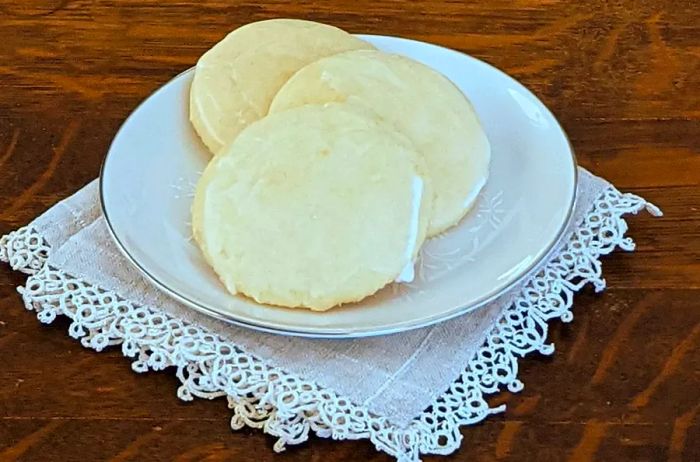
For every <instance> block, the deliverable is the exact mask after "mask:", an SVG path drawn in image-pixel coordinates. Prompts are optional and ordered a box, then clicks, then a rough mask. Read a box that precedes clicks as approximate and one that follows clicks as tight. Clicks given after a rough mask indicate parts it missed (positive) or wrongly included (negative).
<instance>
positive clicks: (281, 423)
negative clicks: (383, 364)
mask: <svg viewBox="0 0 700 462" xmlns="http://www.w3.org/2000/svg"><path fill="white" fill-rule="evenodd" d="M645 207H646V209H647V210H648V211H649V212H650V213H652V214H653V215H657V216H658V215H661V211H660V210H659V209H658V208H656V207H655V206H653V205H652V204H650V203H647V202H646V201H645V200H644V199H642V198H641V197H638V196H635V195H632V194H622V193H620V192H619V191H617V190H616V189H615V188H612V187H610V188H609V189H607V190H606V191H605V192H604V193H603V194H602V195H601V196H600V197H599V198H598V199H597V200H596V201H595V203H594V205H593V207H592V209H591V211H590V212H589V213H588V215H587V216H586V217H585V219H584V221H583V223H582V224H581V225H580V226H579V228H578V229H577V230H576V231H575V232H574V234H573V236H572V237H571V238H570V240H569V242H568V243H567V244H566V245H565V246H564V247H563V248H562V249H561V251H560V253H559V254H558V255H557V256H556V257H554V258H553V259H552V260H551V261H550V262H548V263H547V264H546V265H545V266H544V267H543V268H542V269H541V270H540V271H539V272H538V273H537V274H536V275H535V276H533V277H532V278H531V280H530V281H529V282H528V283H527V284H526V285H525V286H524V288H523V290H522V294H521V295H520V296H519V297H518V298H517V299H516V301H515V302H514V303H513V304H512V305H511V306H509V307H508V308H506V309H505V310H504V313H503V315H502V317H501V318H500V320H499V321H498V322H497V323H496V325H495V326H494V327H493V329H492V331H491V332H490V333H489V334H488V336H487V339H486V341H485V343H484V345H483V347H482V348H481V349H480V350H478V352H477V353H476V355H475V357H474V358H473V359H472V360H471V361H470V362H469V364H468V365H467V367H466V369H465V370H464V371H463V372H462V374H461V375H460V377H459V378H458V379H457V380H456V381H455V382H454V383H453V384H452V386H450V388H449V390H447V391H446V392H445V393H443V394H442V395H441V396H440V397H438V398H437V399H436V400H435V401H434V402H433V403H432V405H431V406H430V407H429V408H428V409H427V410H426V411H424V412H423V413H422V414H421V415H420V416H418V417H417V418H416V419H414V420H413V421H412V422H411V423H410V424H409V425H408V426H407V427H404V428H399V427H397V426H395V425H393V424H391V422H389V421H388V420H387V419H385V418H383V417H381V416H377V415H373V414H371V413H370V412H369V411H368V410H367V409H366V408H364V407H362V406H358V405H355V404H353V403H351V402H349V401H348V400H346V399H344V398H343V397H342V396H339V395H338V394H337V393H335V392H334V391H333V390H330V389H327V388H323V387H321V386H320V385H318V384H316V383H313V382H309V381H305V380H303V379H302V378H300V377H298V376H296V375H294V374H291V373H288V372H286V371H283V370H280V369H278V368H275V367H273V366H271V365H269V364H267V363H266V362H265V361H263V360H261V359H260V358H257V357H255V356H254V355H252V354H249V353H247V352H245V351H243V350H242V349H241V348H239V347H237V346H236V345H234V344H232V343H230V342H227V341H226V340H224V339H223V338H221V337H220V336H218V335H216V334H214V333H212V332H209V331H207V330H206V329H203V328H201V327H198V326H196V325H192V324H188V323H185V322H182V321H180V320H178V319H174V318H172V317H170V316H169V315H167V314H164V313H161V312H159V311H157V310H155V309H152V308H149V307H144V306H138V305H135V304H133V303H131V302H129V301H128V300H125V299H123V298H122V297H120V296H119V295H117V294H116V293H114V292H112V291H108V290H103V289H100V288H98V287H95V286H93V285H91V284H89V283H86V282H84V281H81V280H79V279H76V278H74V277H71V276H70V275H67V274H65V273H63V272H62V271H60V270H57V269H55V268H52V267H50V266H49V265H44V263H45V261H46V259H47V257H48V252H49V250H50V248H49V246H48V245H47V244H46V243H45V242H44V240H43V239H42V238H41V236H40V235H39V234H38V233H37V232H36V231H34V230H33V229H31V228H27V227H25V228H21V229H19V230H18V231H15V232H13V233H10V234H9V235H7V236H5V237H3V238H2V240H0V260H3V261H6V262H9V263H10V265H11V266H12V268H13V269H16V270H19V271H23V272H25V273H29V274H31V276H30V277H29V278H28V280H27V283H26V285H25V287H19V288H18V291H19V292H20V294H21V295H22V298H23V300H24V304H25V306H26V308H27V309H28V310H33V311H35V312H36V313H37V317H38V318H39V320H40V321H41V322H44V323H51V322H53V321H54V320H55V319H56V317H57V316H58V315H64V316H67V317H69V318H70V319H71V320H72V322H71V324H70V327H69V334H70V335H71V336H72V337H74V338H76V339H80V341H81V343H82V344H83V346H85V347H87V348H92V349H94V350H97V351H101V350H102V349H104V348H105V347H107V346H111V345H121V349H122V353H123V354H124V356H126V357H129V358H134V361H133V363H132V369H133V370H134V371H136V372H145V371H148V370H162V369H165V368H167V367H175V368H176V375H177V377H178V378H179V379H180V382H181V386H180V387H179V388H178V391H177V394H178V396H179V397H180V398H181V399H183V400H192V399H193V398H194V397H199V398H208V399H213V398H217V397H222V396H226V397H227V398H228V405H229V408H230V409H232V410H233V417H232V418H231V427H232V428H233V429H234V430H237V429H240V428H242V427H244V426H249V427H253V428H261V429H262V430H263V431H265V432H266V433H269V434H271V435H274V436H276V437H278V438H279V439H278V441H277V442H276V443H275V445H274V449H275V451H283V450H284V449H285V445H287V444H297V443H301V442H303V441H306V440H307V439H308V436H309V432H310V431H313V432H314V433H316V434H317V435H318V436H320V437H326V438H328V437H330V438H333V439H338V440H342V439H363V438H367V439H369V440H371V441H372V443H373V444H374V445H375V447H376V448H377V449H378V450H381V451H384V452H386V453H388V454H390V455H392V456H394V457H396V458H397V459H398V460H400V461H417V460H419V458H420V455H421V454H449V453H451V452H453V451H455V450H456V449H458V448H459V445H460V443H461V439H462V436H461V434H460V431H459V427H460V426H461V425H468V424H473V423H476V422H479V421H481V420H483V419H484V418H486V417H487V416H488V415H490V414H493V413H496V412H501V411H503V410H505V405H501V406H498V407H495V408H489V405H488V403H487V402H486V399H485V395H486V394H491V393H496V392H498V391H499V390H501V389H503V388H504V387H505V388H507V389H508V390H510V391H512V392H517V391H520V390H522V389H523V384H522V382H520V381H519V380H518V379H517V373H518V357H522V356H524V355H525V354H527V353H530V352H533V351H538V352H540V353H542V354H551V353H552V352H553V351H554V347H553V345H551V344H547V343H546V337H547V321H549V320H550V319H554V318H560V319H561V320H562V321H564V322H570V321H571V320H572V319H573V315H572V313H571V311H570V310H571V306H572V302H573V294H574V292H576V291H578V290H579V289H581V288H582V287H583V286H584V285H586V284H588V283H591V284H593V286H594V287H595V289H596V290H597V291H600V290H602V289H603V288H604V287H605V280H604V279H602V276H601V264H600V261H599V257H600V256H601V255H605V254H608V253H610V252H612V251H613V250H614V249H615V248H617V247H619V248H621V249H623V250H628V251H631V250H633V249H634V243H633V242H632V240H631V239H630V238H629V237H625V233H626V231H627V223H626V222H625V220H624V219H623V215H625V214H628V213H638V212H639V211H640V210H642V209H644V208H645Z"/></svg>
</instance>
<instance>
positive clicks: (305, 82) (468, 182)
mask: <svg viewBox="0 0 700 462" xmlns="http://www.w3.org/2000/svg"><path fill="white" fill-rule="evenodd" d="M329 101H335V102H343V101H352V102H355V103H359V104H362V105H364V106H366V107H368V108H371V109H372V110H374V111H375V112H376V113H377V114H378V115H379V116H380V117H381V118H383V119H385V120H386V121H387V122H390V123H392V124H394V126H395V127H396V128H397V129H398V130H399V131H400V132H402V133H404V134H406V135H407V136H408V138H410V139H411V140H412V141H413V142H414V144H415V145H416V147H417V148H418V150H419V151H420V152H421V154H422V155H423V157H424V159H425V161H426V165H427V168H428V177H429V178H430V179H431V183H432V186H433V189H434V192H435V205H434V208H433V213H432V217H431V222H430V228H429V230H428V235H429V236H434V235H436V234H438V233H440V232H442V231H444V230H446V229H447V228H449V227H451V226H453V225H454V224H456V223H457V222H459V220H460V219H461V218H462V217H463V216H464V215H465V214H466V213H467V211H468V210H469V208H470V207H471V206H472V204H473V203H474V201H475V200H476V197H477V195H478V193H479V191H480V190H481V188H482V187H483V186H484V184H485V183H486V179H487V177H488V167H489V161H490V157H491V149H490V145H489V142H488V139H487V138H486V134H485V133H484V130H483V129H482V127H481V124H480V123H479V120H478V118H477V116H476V114H475V113H474V110H473V108H472V106H471V104H470V103H469V101H468V100H467V98H466V97H465V96H464V94H462V92H461V91H460V90H459V89H458V88H457V87H456V86H455V85H454V84H452V82H450V81H449V80H448V79H447V78H445V77H444V76H443V75H441V74H439V73H438V72H436V71H434V70H432V69H430V68H429V67H427V66H425V65H423V64H421V63H418V62H416V61H413V60H411V59H408V58H405V57H401V56H398V55H390V54H386V53H382V52H379V51H373V50H358V51H349V52H346V53H341V54H337V55H333V56H330V57H327V58H323V59H321V60H319V61H316V62H314V63H311V64H309V65H308V66H306V67H304V68H303V69H301V70H300V71H299V72H297V73H296V74H295V75H294V76H293V77H292V78H291V79H290V80H289V81H288V82H287V83H286V84H285V85H284V86H283V87H282V88H281V89H280V91H279V93H277V95H276V96H275V98H274V100H273V101H272V105H271V107H270V113H271V114H274V113H278V112H281V111H285V110H287V109H290V108H293V107H297V106H302V105H305V104H319V103H325V102H329Z"/></svg>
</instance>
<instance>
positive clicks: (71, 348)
mask: <svg viewBox="0 0 700 462" xmlns="http://www.w3.org/2000/svg"><path fill="white" fill-rule="evenodd" d="M280 16H289V17H303V18H308V19H314V20H319V21H324V22H328V23H332V24H335V25H337V26H340V27H343V28H346V29H347V30H349V31H352V32H364V33H376V34H391V35H400V36H406V37H411V38H415V39H419V40H426V41H430V42H434V43H438V44H441V45H445V46H448V47H452V48H455V49H457V50H461V51H464V52H467V53H470V54H472V55H474V56H476V57H478V58H480V59H483V60H485V61H487V62H489V63H492V64H494V65H495V66H497V67H499V68H501V69H503V70H504V71H506V72H508V73H510V74H511V75H513V76H515V77H516V78H518V79H520V80H521V81H522V82H523V83H524V84H525V85H527V86H529V87H530V88H531V89H532V90H533V91H534V92H535V93H536V94H537V95H538V96H539V97H540V98H542V99H543V100H544V102H545V103H546V104H547V105H549V107H550V108H551V109H552V111H553V112H554V113H555V114H556V115H557V116H558V117H559V119H560V120H561V122H562V124H563V126H564V127H565V129H566V130H567V131H568V133H569V135H570V137H571V140H572V142H573V145H574V147H575V148H576V151H577V154H578V159H579V161H580V163H581V164H582V165H583V166H585V167H587V168H589V169H591V170H592V171H593V172H595V173H597V174H599V175H602V176H604V177H606V178H608V179H609V180H611V181H613V182H614V183H615V184H616V185H617V186H618V187H619V188H621V189H624V190H626V191H631V192H635V193H638V194H640V195H643V196H644V197H646V198H648V199H649V200H651V201H653V202H655V203H656V204H658V205H659V206H660V207H661V208H663V210H664V212H665V217H664V218H661V219H653V218H650V217H648V216H646V215H642V216H640V217H638V218H633V219H632V220H631V234H632V235H633V236H634V237H635V238H636V240H637V242H638V248H637V251H636V252H635V253H634V254H623V253H617V254H614V255H613V256H611V257H609V258H606V259H605V262H604V266H605V271H606V279H607V282H608V285H609V289H608V290H607V292H605V293H604V294H602V295H594V294H593V293H592V292H591V291H585V292H584V293H583V294H581V295H579V296H578V298H577V301H576V307H575V311H574V313H575V316H576V319H575V322H574V323H572V324H570V325H564V324H561V323H559V322H555V323H553V326H552V329H551V340H552V341H553V342H554V343H555V344H556V347H557V352H556V353H555V355H554V356H553V357H551V358H542V357H536V356H533V357H528V358H527V359H526V360H524V361H523V362H522V363H521V366H522V367H521V369H522V370H521V378H522V380H523V381H524V382H525V384H526V388H525V390H524V391H523V392H522V393H520V394H518V395H511V394H508V393H504V394H502V395H498V396H496V397H494V398H493V399H492V401H493V403H494V404H496V403H498V402H507V403H508V406H509V410H508V412H507V413H505V414H502V415H499V416H495V417H492V418H490V419H488V420H487V421H485V422H484V423H482V424H479V425H476V426H473V427H468V428H464V429H463V434H464V438H465V439H464V442H463V447H462V449H461V450H460V451H459V452H458V453H457V454H455V455H454V456H452V457H448V458H446V459H444V460H464V461H467V460H484V461H491V460H535V459H536V460H539V461H549V460H552V461H555V460H556V461H558V460H576V461H579V460H580V461H584V460H594V459H595V460H609V461H623V460H634V461H637V460H671V461H679V460H686V461H696V460H700V417H698V413H699V412H700V354H699V351H700V187H699V185H700V151H699V149H700V130H699V126H700V65H699V63H700V40H699V39H700V6H699V5H698V3H697V1H695V0H667V1H662V0H655V1H651V0H649V1H631V0H630V1H616V2H609V1H606V0H595V1H588V2H579V1H575V0H501V1H491V2H479V3H474V4H472V3H471V2H466V1H444V2H441V1H437V0H435V1H418V0H413V1H389V0H372V1H362V0H333V1H327V2H323V1H302V2H292V1H274V2H272V1H270V2H256V1H245V2H235V1H224V0H210V1H206V2H205V1H197V0H182V1H178V2H165V1H163V2H158V1H156V0H140V1H139V0H121V1H116V0H113V1H107V0H23V1H15V0H0V234H4V233H5V232H9V231H10V230H12V229H14V228H16V227H18V226H20V225H23V224H25V223H26V222H28V221H29V220H30V219H31V218H32V217H34V216H35V215H36V214H38V213H39V212H41V211H42V210H44V209H45V208H46V207H48V206H49V205H51V204H53V203H54V202H56V201H57V200H59V199H61V198H63V197H66V196H68V195H70V194H71V193H73V192H74V191H75V190H76V189H77V188H79V187H80V186H81V185H83V184H85V183H86V182H88V181H89V180H91V179H93V178H94V177H95V176H97V174H98V169H99V166H100V162H101V161H102V158H103V156H104V154H105V150H106V149H107V147H108V145H109V143H110V140H111V138H112V136H113V135H114V133H115V131H116V130H117V128H118V127H119V125H120V124H121V122H122V121H123V120H124V118H125V117H126V116H127V115H128V114H129V112H130V111H131V110H132V109H133V108H134V107H135V106H136V105H137V104H138V102H139V101H141V100H142V99H143V98H144V97H146V96H147V95H148V94H150V93H151V92H152V91H153V90H155V89H156V88H158V87H159V86H160V85H161V84H163V83H164V82H166V81H167V80H169V79H170V78H171V77H172V76H174V75H175V74H177V73H178V72H180V71H182V70H184V69H186V68H188V67H189V66H192V65H193V64H194V63H195V61H196V59H197V57H198V56H199V55H200V54H201V53H202V52H203V51H205V50H206V49H207V48H208V47H209V46H211V45H212V44H213V43H215V42H216V41H217V40H218V39H220V38H221V37H222V36H223V35H224V34H225V33H226V32H228V31H229V30H231V29H233V28H235V27H237V26H239V25H241V24H243V23H246V22H250V21H254V20H260V19H265V18H272V17H280ZM22 282H23V277H22V276H20V275H19V274H15V273H13V272H11V271H10V270H9V269H8V268H7V266H6V265H0V460H3V461H5V460H15V459H18V460H55V461H71V460H88V461H93V460H94V461H97V460H112V461H127V460H133V461H137V460H139V461H143V460H173V459H175V460H181V461H186V460H206V461H221V460H235V461H245V460H250V461H258V460H270V461H273V460H274V461H284V460H298V461H302V460H318V461H325V460H329V461H340V460H377V461H380V460H390V459H389V458H388V457H387V456H385V455H383V454H378V453H376V452H375V451H374V449H373V448H372V446H371V445H370V444H369V443H367V442H332V441H327V440H321V439H318V438H312V440H311V441H310V442H309V443H307V444H304V445H302V446H300V447H295V448H291V449H290V450H288V451H287V453H285V454H284V455H274V453H273V451H272V443H273V439H272V438H271V437H268V436H264V435H263V434H262V433H260V432H258V431H252V430H243V431H239V432H235V433H234V432H232V431H231V430H230V429H229V426H228V422H227V419H228V416H229V411H227V409H226V406H225V404H224V403H223V402H222V401H215V402H206V401H203V400H197V401H195V402H193V403H183V402H181V401H179V400H178V399H177V398H176V396H175V388H176V386H177V383H176V379H175V378H174V377H173V376H172V375H171V374H168V373H152V374H147V375H136V374H134V373H132V372H131V370H130V365H129V362H128V361H126V360H124V359H123V358H122V357H121V354H120V352H119V351H117V350H115V349H113V350H110V351H108V352H106V353H102V354H96V353H94V352H92V351H88V350H85V349H83V348H82V347H81V346H80V345H79V343H77V342H75V341H73V340H71V339H70V338H69V337H68V336H67V335H66V326H67V323H66V322H64V321H59V322H56V323H55V324H54V325H52V326H48V327H47V326H44V325H41V324H40V323H38V322H37V320H36V319H35V317H34V315H32V314H31V313H28V312H26V311H25V310H24V309H23V308H22V304H21V302H20V298H19V297H18V295H17V294H16V292H15V287H16V286H17V285H19V284H22ZM427 459H428V460H442V459H438V458H427Z"/></svg>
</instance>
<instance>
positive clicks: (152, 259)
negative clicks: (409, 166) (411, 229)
mask: <svg viewBox="0 0 700 462" xmlns="http://www.w3.org/2000/svg"><path fill="white" fill-rule="evenodd" d="M362 38H364V39H365V40H367V41H369V42H371V43H373V44H374V45H375V46H377V48H379V49H380V50H384V51H388V52H393V53H399V54H403V55H406V56H409V57H411V58H414V59H416V60H418V61H421V62H423V63H425V64H427V65H429V66H431V67H433V68H434V69H436V70H438V71H440V72H442V73H443V74H444V75H446V76H447V77H449V78H450V79H451V80H452V81H453V82H454V83H455V84H457V85H458V86H459V87H460V89H461V90H462V91H463V92H464V93H465V94H466V95H467V96H468V97H469V99H471V101H472V103H473V104H474V107H475V109H476V112H477V114H478V115H479V117H480V118H481V120H482V122H483V124H484V127H485V130H486V133H487V135H488V137H489V140H490V141H491V146H492V150H493V153H492V163H491V175H490V178H489V181H488V183H487V185H486V187H485V188H484V190H483V191H482V193H481V195H480V197H479V199H478V202H477V205H476V206H475V207H474V209H473V210H472V212H470V214H469V215H468V216H467V217H466V218H465V219H464V220H463V221H462V223H461V224H460V225H459V226H457V227H456V228H454V229H452V230H451V231H449V232H448V233H446V234H445V235H444V236H441V237H438V238H435V239H432V240H431V241H429V242H428V243H426V245H425V246H424V249H423V252H422V256H421V258H420V259H419V261H418V262H417V276H416V280H415V281H414V282H413V283H411V284H401V285H398V284H394V285H391V286H389V287H387V288H385V289H384V290H382V291H380V292H379V293H378V294H376V295H374V296H372V297H370V298H367V299H366V300H364V301H363V302H361V303H358V304H352V305H348V306H344V307H341V308H336V309H333V310H330V311H328V312H325V313H314V312H311V311H307V310H292V309H285V308H276V307H269V306H262V305H259V304H257V303H255V302H253V301H251V300H249V299H246V298H244V297H239V296H232V295H230V294H228V293H227V292H226V291H225V290H224V287H223V286H222V285H221V283H219V280H218V279H217V277H216V276H215V274H214V273H213V272H212V270H211V269H210V268H209V267H208V266H207V264H206V263H205V262H204V260H203V258H202V256H201V255H200V252H199V249H198V248H197V246H196V245H195V243H194V242H193V241H192V239H191V237H190V236H191V233H190V225H189V223H190V203H191V200H192V192H193V190H194V185H195V183H196V181H197V178H198V177H199V175H200V174H201V172H202V170H203V169H204V167H205V165H206V163H207V161H208V160H209V158H210V155H209V154H208V152H207V151H206V149H205V147H204V146H203V145H202V144H201V143H200V141H199V139H198V138H197V135H196V134H195V132H194V130H193V129H192V127H191V125H190V123H189V120H188V101H189V98H188V92H189V86H190V82H191V80H192V70H189V71H187V72H185V73H183V74H180V75H179V76H177V77H175V78H174V79H173V80H171V81H170V82H168V83H167V84H165V85H164V86H163V87H161V88H160V89H159V90H158V91H156V92H155V93H154V94H153V95H152V96H150V97H149V98H148V99H147V100H146V101H145V102H144V103H143V104H141V105H140V106H139V107H138V108H137V109H136V110H135V111H134V112H133V113H132V114H131V115H130V116H129V118H128V119H127V120H126V121H125V122H124V125H123V126H122V127H121V129H120V130H119V133H117V136H116V137H115V139H114V141H113V143H112V146H111V147H110V150H109V153H108V154H107V158H106V159H105V162H104V165H103V168H102V174H101V178H100V180H101V184H100V190H101V198H102V207H103V211H104V215H105V217H106V219H107V223H108V224H109V227H110V231H111V233H112V234H113V237H114V238H115V240H116V242H117V245H118V246H119V247H120V248H121V250H122V251H123V252H124V254H125V255H126V256H127V257H128V258H129V259H130V260H131V261H132V262H133V263H134V264H135V265H136V266H137V267H138V268H139V269H140V270H141V271H142V272H143V273H144V274H145V275H146V276H147V277H149V278H150V279H151V280H152V281H153V282H154V283H155V284H156V285H157V286H159V287H160V288H161V289H163V290H164V291H165V292H167V293H168V294H170V295H171V296H173V297H175V298H176V299H178V300H180V301H182V302H183V303H185V304H187V305H188V306H190V307H192V308H194V309H196V310H199V311H202V312H204V313H207V314H209V315H211V316H214V317H217V318H219V319H223V320H226V321H229V322H232V323H235V324H240V325H244V326H248V327H251V328H255V329H260V330H265V331H269V332H277V333H285V334H292V335H303V336H310V337H359V336H368V335H378V334H386V333H391V332H399V331H404V330H408V329H413V328H417V327H421V326H425V325H429V324H432V323H436V322H439V321H443V320H446V319H449V318H452V317H454V316H457V315H459V314H463V313H466V312H468V311H470V310H473V309H475V308H476V307H479V306H481V305H483V304H485V303H486V302H488V301H490V300H492V299H493V298H495V297H496V296H498V295H500V294H502V293H503V292H504V291H505V290H506V289H508V288H509V287H511V286H513V285H514V284H515V283H517V282H518V281H519V280H521V279H522V278H523V277H524V276H525V275H526V274H527V273H528V272H529V271H530V270H532V269H533V267H534V266H535V265H536V264H537V262H538V261H540V260H541V259H542V258H543V257H544V256H545V255H546V254H547V253H548V252H549V250H551V248H552V247H553V246H554V244H555V243H556V241H557V240H558V239H559V238H560V236H561V234H562V232H563V230H564V228H565V226H566V224H567V222H568V220H569V217H570V215H571V210H572V208H573V203H574V197H575V189H576V163H575V160H574V156H573V152H572V149H571V146H570V145H569V142H568V139H567V137H566V135H565V134H564V132H563V130H562V129H561V127H560V126H559V123H558V122H557V120H556V119H555V118H554V116H553V115H552V114H551V113H550V112H549V110H547V108H546V107H545V106H544V105H543V104H542V102H541V101H540V100H538V99H537V98H536V97H535V96H534V95H533V94H532V93H530V92H529V91H528V90H527V89H526V88H525V87H523V86H522V85H521V84H519V83H518V82H516V81H515V80H513V79H512V78H510V77H509V76H507V75H506V74H504V73H502V72H501V71H499V70H497V69H495V68H493V67H491V66H489V65H488V64H486V63H483V62H481V61H479V60H477V59H474V58H471V57H469V56H466V55H464V54H461V53H458V52H456V51H453V50H449V49H446V48H441V47H438V46H435V45H430V44H427V43H422V42H416V41H412V40H406V39H400V38H395V37H383V36H362ZM435 122H436V123H440V121H435Z"/></svg>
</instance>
